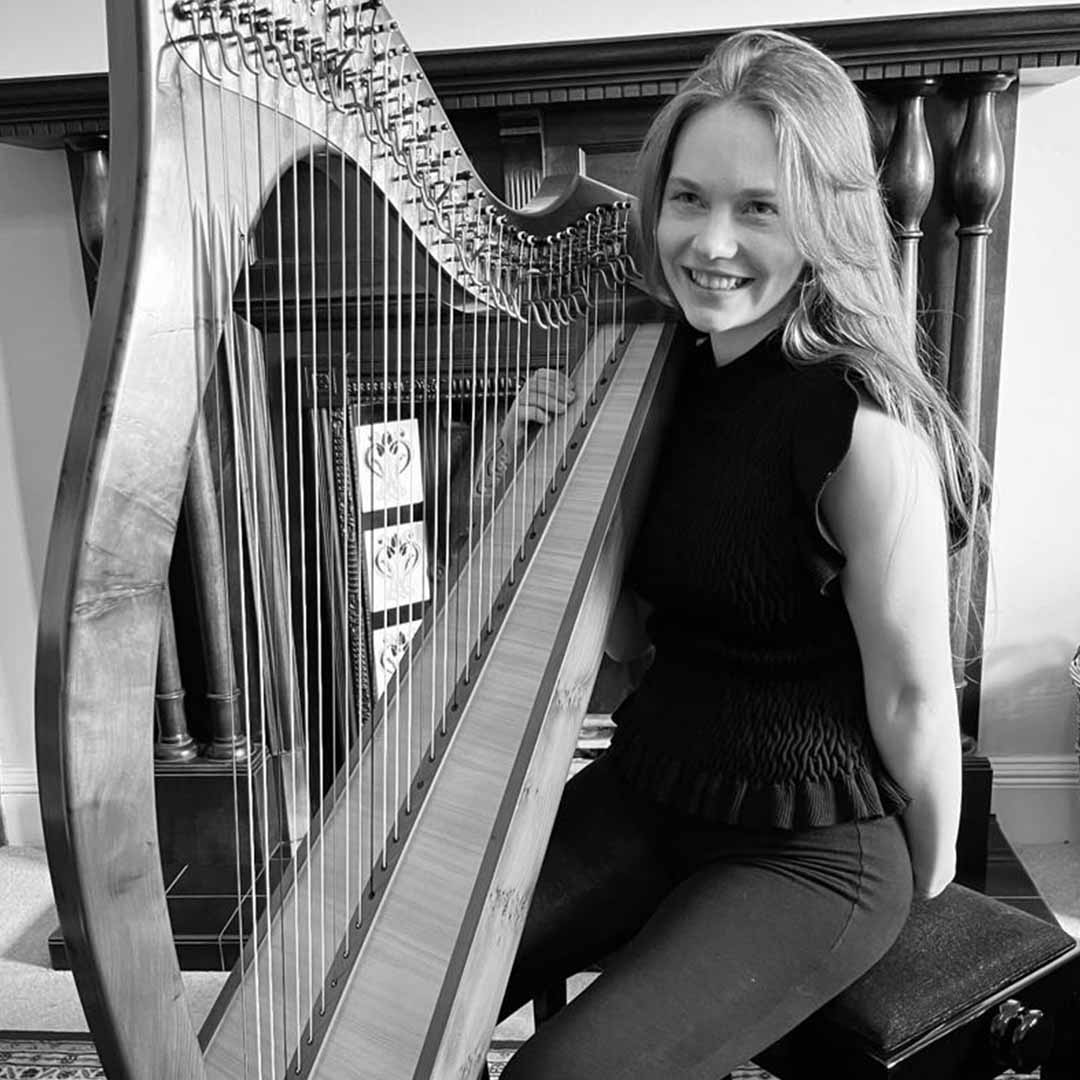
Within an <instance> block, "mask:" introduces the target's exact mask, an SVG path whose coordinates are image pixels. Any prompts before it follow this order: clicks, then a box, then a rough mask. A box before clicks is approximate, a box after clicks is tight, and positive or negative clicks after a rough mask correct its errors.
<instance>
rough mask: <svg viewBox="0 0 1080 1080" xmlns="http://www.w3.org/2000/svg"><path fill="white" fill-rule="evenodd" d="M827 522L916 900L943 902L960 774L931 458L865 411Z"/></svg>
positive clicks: (830, 490) (830, 489)
mask: <svg viewBox="0 0 1080 1080" xmlns="http://www.w3.org/2000/svg"><path fill="white" fill-rule="evenodd" d="M822 510H823V513H824V519H825V524H826V525H827V527H828V529H829V530H830V531H831V533H832V536H833V538H834V539H835V541H836V543H837V544H838V545H839V547H840V549H841V550H842V551H843V552H844V554H845V555H846V557H847V565H846V566H845V568H844V570H843V572H842V573H841V576H840V583H841V587H842V589H843V594H844V600H845V602H846V604H847V608H848V612H849V614H850V616H851V621H852V624H853V626H854V628H855V634H856V637H857V638H858V642H859V649H860V652H861V654H862V663H863V674H864V680H865V684H866V702H867V708H868V711H869V717H870V727H871V730H872V732H873V736H874V740H875V743H876V744H877V747H878V750H879V752H880V754H881V757H882V760H883V761H884V763H885V766H886V768H887V769H888V770H889V772H890V774H891V775H892V776H893V777H894V778H895V779H896V780H897V781H898V782H899V783H900V784H901V785H902V786H903V787H904V788H905V789H906V790H907V792H908V793H909V794H910V796H911V804H910V806H909V807H908V809H907V811H906V813H905V815H904V827H905V831H906V834H907V839H908V847H909V849H910V851H911V859H912V867H913V871H914V878H915V890H916V895H919V896H923V897H932V896H936V895H937V894H938V893H939V892H941V890H942V889H944V888H945V886H946V885H947V884H948V883H949V882H950V881H951V880H952V878H953V876H954V874H955V872H956V835H957V830H958V828H959V821H960V787H961V763H960V727H959V722H958V717H957V707H956V693H955V690H954V687H953V673H952V652H951V646H950V639H949V588H948V557H947V541H946V525H945V512H944V504H943V499H942V494H941V488H940V484H939V480H938V472H937V466H936V463H935V462H934V459H933V456H932V454H931V452H930V450H929V449H928V448H927V447H926V446H925V444H924V443H923V442H922V440H921V439H920V438H919V437H918V436H916V435H914V434H913V433H912V432H910V431H909V430H907V429H906V428H905V427H904V426H903V425H902V424H900V423H899V422H898V421H896V420H894V419H891V418H890V417H888V416H886V415H885V414H884V413H882V412H881V411H880V410H878V409H876V408H873V407H871V406H867V405H862V406H860V408H859V410H858V413H857V415H856V418H855V424H854V430H853V433H852V442H851V448H850V450H849V452H848V455H847V457H846V458H845V459H844V462H843V463H842V465H841V466H840V468H839V469H838V470H837V472H836V473H835V475H834V476H833V477H832V479H831V480H830V481H829V483H828V484H827V485H826V487H825V491H824V494H823V498H822Z"/></svg>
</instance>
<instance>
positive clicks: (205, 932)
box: [49, 746, 291, 971]
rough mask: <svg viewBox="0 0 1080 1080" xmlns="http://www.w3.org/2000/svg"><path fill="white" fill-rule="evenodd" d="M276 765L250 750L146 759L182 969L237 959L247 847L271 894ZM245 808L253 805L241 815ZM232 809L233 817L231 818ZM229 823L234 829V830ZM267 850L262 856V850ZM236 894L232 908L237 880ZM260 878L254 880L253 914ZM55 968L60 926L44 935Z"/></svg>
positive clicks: (60, 958) (282, 848)
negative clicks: (237, 756)
mask: <svg viewBox="0 0 1080 1080" xmlns="http://www.w3.org/2000/svg"><path fill="white" fill-rule="evenodd" d="M278 762H279V759H277V758H274V757H271V756H270V755H268V754H265V753H263V752H262V751H261V749H260V748H259V747H258V746H256V747H255V752H254V753H253V754H252V756H251V758H250V759H249V760H247V761H239V762H237V763H236V770H235V775H234V770H233V763H232V762H231V761H230V762H222V761H214V760H212V759H210V758H207V757H205V756H203V757H200V758H197V759H196V760H194V761H187V762H169V761H162V762H156V763H155V766H154V777H155V788H156V794H157V818H158V837H159V843H160V847H161V857H162V873H163V876H164V881H165V897H166V903H167V904H168V908H169V920H170V923H171V925H172V930H173V941H174V943H175V945H176V951H177V956H178V958H179V961H180V967H181V969H182V970H184V971H229V970H230V969H231V968H232V966H233V965H234V964H235V963H236V961H237V959H238V957H239V950H240V940H241V927H243V934H244V935H245V936H246V933H247V928H248V927H250V926H251V924H252V922H253V918H252V900H251V893H250V888H249V886H250V882H251V870H250V866H251V863H252V850H253V849H254V863H255V865H256V867H260V868H261V867H262V866H263V865H264V864H268V865H269V867H270V870H269V873H270V881H269V889H270V891H271V892H272V891H273V889H274V887H275V886H276V885H277V883H278V881H279V880H280V878H281V874H282V873H283V871H284V869H285V867H286V866H287V865H288V860H289V858H290V854H291V845H290V844H289V842H288V832H287V826H286V821H287V815H286V813H285V795H284V790H283V783H282V780H283V777H282V775H281V772H280V769H279V767H278ZM249 790H250V792H251V795H252V799H251V800H250V802H252V803H253V804H254V809H253V812H251V813H249V794H248V793H249ZM234 806H235V807H237V812H236V813H235V814H234ZM237 822H238V824H237ZM264 848H267V849H268V850H269V853H270V858H269V859H264V854H263V849H264ZM238 880H239V882H240V890H239V891H241V892H243V893H244V894H245V895H246V899H245V901H244V904H243V908H242V911H240V912H239V913H238V911H237V892H238V888H237V882H238ZM266 891H267V882H266V878H265V875H263V874H262V872H261V870H260V872H259V875H258V877H257V878H256V887H255V901H254V904H255V915H256V916H258V915H259V914H261V912H262V910H263V907H264V906H265V902H266V898H265V894H266ZM49 960H50V962H51V964H52V966H53V968H54V969H55V970H68V969H70V967H71V963H70V960H69V959H68V955H67V946H66V945H65V943H64V938H63V934H62V933H61V932H60V929H59V928H57V930H56V931H55V932H54V933H53V934H52V935H51V936H50V937H49Z"/></svg>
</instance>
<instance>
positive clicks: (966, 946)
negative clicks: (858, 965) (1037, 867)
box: [534, 885, 1080, 1080]
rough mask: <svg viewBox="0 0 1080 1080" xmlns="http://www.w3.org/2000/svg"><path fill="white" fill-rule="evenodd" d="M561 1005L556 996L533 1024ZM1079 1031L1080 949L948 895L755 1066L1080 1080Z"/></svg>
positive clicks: (905, 1078)
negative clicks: (1008, 1073)
mask: <svg viewBox="0 0 1080 1080" xmlns="http://www.w3.org/2000/svg"><path fill="white" fill-rule="evenodd" d="M564 1002H565V990H564V987H563V986H562V985H559V986H555V987H553V988H551V990H550V991H549V993H548V994H547V995H545V997H544V998H543V999H538V1001H537V1002H536V1003H535V1005H534V1010H535V1013H536V1016H537V1021H538V1022H542V1021H543V1019H544V1018H545V1017H546V1016H547V1015H550V1014H551V1013H552V1012H553V1011H555V1010H556V1009H558V1008H559V1007H560V1006H561V1005H562V1004H563V1003H564ZM1078 1029H1080V945H1078V944H1077V943H1076V942H1075V941H1074V940H1073V938H1072V937H1071V936H1070V935H1069V934H1067V933H1065V931H1064V930H1062V929H1061V928H1060V927H1059V926H1058V925H1057V924H1056V923H1050V922H1046V921H1044V920H1042V919H1039V918H1036V917H1035V916H1034V915H1029V914H1027V913H1026V912H1023V911H1020V910H1018V909H1017V908H1014V907H1011V906H1010V905H1008V904H1005V903H1002V901H1000V900H995V899H992V898H991V897H988V896H983V895H982V894H981V893H977V892H974V891H972V890H971V889H968V888H965V887H964V886H962V885H950V886H949V887H948V888H947V889H946V890H945V891H944V892H943V893H942V894H941V895H940V896H938V897H936V898H935V899H933V900H929V901H916V902H915V904H914V905H913V907H912V911H911V915H910V917H909V918H908V921H907V923H906V924H905V926H904V929H903V931H902V932H901V934H900V937H899V938H898V939H897V940H896V942H895V943H894V944H893V946H892V948H891V949H890V950H889V952H888V953H887V954H886V955H885V956H884V957H883V958H882V959H881V960H880V961H879V962H878V963H877V964H876V965H875V966H874V967H873V968H872V969H871V970H870V971H868V972H867V973H866V975H864V976H863V977H862V978H861V979H859V980H858V981H857V982H856V983H854V984H853V985H852V986H850V987H849V988H848V989H847V990H845V991H844V993H842V994H840V995H839V996H838V997H836V998H834V999H833V1000H832V1001H831V1002H830V1003H829V1004H828V1005H826V1006H825V1007H824V1008H822V1009H820V1010H819V1011H818V1012H817V1013H815V1014H814V1016H812V1017H811V1018H810V1019H809V1020H807V1021H805V1022H804V1023H803V1024H801V1025H800V1026H799V1027H798V1028H797V1029H796V1030H795V1031H793V1032H792V1033H791V1034H790V1035H789V1036H787V1037H786V1038H785V1039H783V1040H782V1041H781V1042H780V1043H778V1044H777V1045H776V1046H773V1047H770V1049H769V1050H768V1051H766V1052H764V1053H763V1054H761V1055H759V1057H758V1059H757V1060H758V1063H759V1064H760V1065H762V1066H763V1067H764V1068H766V1069H768V1070H769V1071H770V1072H772V1073H774V1074H775V1075H776V1076H778V1077H780V1078H781V1080H818V1078H819V1077H821V1076H822V1075H828V1076H830V1077H843V1078H844V1080H872V1078H873V1080H884V1078H888V1080H991V1078H993V1077H995V1076H997V1075H998V1074H999V1073H1001V1072H1003V1071H1004V1070H1006V1069H1010V1068H1012V1069H1016V1070H1017V1071H1018V1072H1029V1071H1033V1070H1034V1069H1035V1068H1036V1067H1037V1066H1040V1065H1041V1067H1042V1068H1041V1078H1042V1080H1066V1078H1068V1080H1080V1030H1078ZM823 1067H824V1068H827V1072H824V1073H823V1072H822V1069H823ZM717 1080H720V1078H717Z"/></svg>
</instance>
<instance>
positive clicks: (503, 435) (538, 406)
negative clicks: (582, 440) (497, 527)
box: [473, 368, 577, 495]
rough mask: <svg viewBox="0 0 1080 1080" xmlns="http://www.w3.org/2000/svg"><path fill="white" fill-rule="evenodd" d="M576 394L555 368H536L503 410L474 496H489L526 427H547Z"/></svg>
mask: <svg viewBox="0 0 1080 1080" xmlns="http://www.w3.org/2000/svg"><path fill="white" fill-rule="evenodd" d="M576 397H577V391H576V390H575V389H574V387H573V386H572V385H571V383H570V380H569V379H568V378H567V377H566V375H565V374H564V373H563V372H561V371H559V370H557V369H555V368H537V369H536V370H535V371H533V372H532V374H530V375H529V377H528V379H526V381H525V383H524V385H523V386H522V387H521V389H520V390H519V391H518V392H517V396H516V397H515V398H514V400H513V401H512V402H511V404H510V408H509V409H507V410H506V415H505V416H504V417H503V420H502V423H501V424H500V425H499V429H498V434H497V435H496V437H495V442H494V445H493V446H492V447H491V449H490V450H488V451H487V453H485V454H484V458H483V461H484V466H483V470H482V472H480V474H479V475H478V476H477V478H476V482H475V484H474V485H473V490H474V493H475V494H477V495H484V494H487V495H490V494H491V493H492V492H493V491H494V488H495V487H496V486H497V485H498V483H499V481H500V480H501V479H502V478H503V476H504V475H505V474H506V470H507V469H508V468H509V467H510V464H511V462H512V461H513V458H514V449H515V448H516V447H517V446H519V445H520V444H521V443H522V442H524V440H525V436H526V434H527V432H528V427H529V424H550V423H551V421H552V420H554V419H555V417H557V416H560V415H561V414H563V413H565V412H566V410H567V408H568V407H569V405H570V404H571V402H573V401H574V399H575V398H576Z"/></svg>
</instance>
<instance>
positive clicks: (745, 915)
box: [503, 758, 911, 1080]
mask: <svg viewBox="0 0 1080 1080" xmlns="http://www.w3.org/2000/svg"><path fill="white" fill-rule="evenodd" d="M910 904H911V863H910V860H909V858H908V852H907V845H906V843H905V840H904V836H903V832H902V830H901V827H900V824H899V822H898V821H897V820H896V819H895V818H880V819H875V820H872V821H860V822H849V823H844V824H840V825H832V826H828V827H825V828H815V829H806V830H803V831H796V832H791V831H786V830H782V829H753V830H749V829H744V828H741V827H735V826H727V825H716V824H711V823H708V822H703V821H700V820H698V819H693V818H688V817H685V816H682V815H679V814H676V813H673V812H670V811H667V810H664V809H662V808H660V807H658V806H656V805H655V804H652V803H651V802H649V801H648V800H646V799H643V798H642V797H641V796H639V795H637V794H636V793H634V792H633V791H631V790H629V789H628V788H627V787H626V786H625V785H624V784H623V783H622V781H621V780H620V779H619V778H618V776H617V775H616V773H615V771H614V769H613V768H612V766H611V765H610V764H609V763H608V762H607V761H606V760H605V759H603V758H601V759H600V760H599V761H597V762H594V763H593V764H592V765H590V766H588V767H587V768H586V769H584V770H583V771H582V772H580V773H579V774H578V775H577V776H575V777H574V778H573V779H572V780H571V781H570V782H569V784H568V785H567V787H566V790H565V792H564V794H563V799H562V802H561V804H560V807H559V812H558V816H557V818H556V822H555V828H554V832H553V834H552V839H551V843H550V845H549V847H548V851H547V854H546V856H545V859H544V864H543V867H542V869H541V871H540V877H539V881H538V883H537V888H536V892H535V894H534V897H533V902H532V906H531V907H530V909H529V914H528V918H527V919H526V923H525V929H524V933H523V937H522V941H521V945H520V948H519V950H518V955H517V960H516V961H515V965H514V969H513V971H512V973H511V976H510V983H509V986H508V988H507V992H506V998H505V1000H504V1003H503V1015H507V1014H508V1013H510V1012H512V1011H513V1010H514V1009H516V1008H517V1007H518V1006H520V1005H521V1004H523V1003H524V1002H526V1001H528V1000H529V999H530V998H531V997H533V996H534V995H535V994H537V993H539V992H540V991H541V990H543V989H545V988H546V987H547V986H549V985H551V984H552V983H553V982H555V981H556V980H557V979H562V978H565V977H566V976H568V975H570V974H572V973H574V972H577V971H581V970H582V969H584V968H587V967H589V966H590V965H592V964H594V963H598V962H601V961H602V964H603V974H601V975H600V976H599V977H598V978H597V979H596V980H595V981H594V982H593V983H592V984H591V985H590V986H589V987H588V988H587V989H586V990H584V991H583V992H582V993H581V994H579V995H578V996H577V997H576V998H574V1000H573V1001H571V1002H570V1003H569V1005H567V1006H566V1008H564V1009H562V1010H561V1011H559V1012H558V1013H556V1015H555V1016H554V1017H553V1018H552V1019H550V1020H549V1021H548V1022H547V1023H545V1024H544V1025H542V1026H541V1027H540V1029H539V1031H538V1032H537V1033H536V1035H535V1036H533V1038H531V1039H529V1040H528V1042H526V1043H525V1045H524V1046H523V1047H522V1048H521V1049H520V1050H519V1051H518V1052H517V1053H516V1054H515V1055H514V1057H513V1058H512V1059H511V1061H510V1064H509V1065H508V1066H507V1068H506V1070H505V1071H504V1072H503V1077H504V1080H579V1078H580V1080H661V1078H663V1080H717V1078H719V1077H723V1076H725V1075H726V1074H727V1073H729V1072H730V1071H731V1070H732V1069H734V1068H736V1067H737V1066H739V1065H741V1064H742V1063H744V1062H746V1061H748V1060H749V1059H751V1058H752V1057H753V1056H754V1055H755V1054H758V1053H760V1052H761V1051H763V1050H765V1049H766V1048H767V1047H769V1046H770V1045H772V1043H774V1042H776V1041H777V1040H778V1039H779V1038H780V1037H781V1036H783V1035H784V1034H786V1033H787V1032H788V1031H790V1030H791V1029H792V1028H793V1027H795V1026H796V1025H797V1024H798V1023H799V1022H800V1021H802V1020H803V1019H805V1018H806V1017H807V1016H809V1015H810V1014H811V1013H813V1012H814V1011H816V1010H817V1009H818V1008H819V1007H820V1006H822V1005H824V1004H825V1003H826V1002H827V1001H829V999H830V998H832V997H834V996H836V994H838V993H839V992H840V991H841V990H843V989H844V988H845V987H846V986H848V985H849V984H850V983H851V982H853V981H854V980H855V979H857V978H858V977H859V976H860V975H861V974H863V972H865V971H866V970H868V969H869V968H870V967H871V966H872V965H873V964H874V963H875V961H877V960H878V959H879V958H880V957H881V956H882V955H883V954H884V953H885V951H886V950H887V949H888V948H889V946H890V945H891V944H892V942H893V941H894V940H895V938H896V936H897V934H898V933H899V932H900V928H901V926H902V925H903V923H904V920H905V919H906V917H907V914H908V909H909V907H910Z"/></svg>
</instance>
